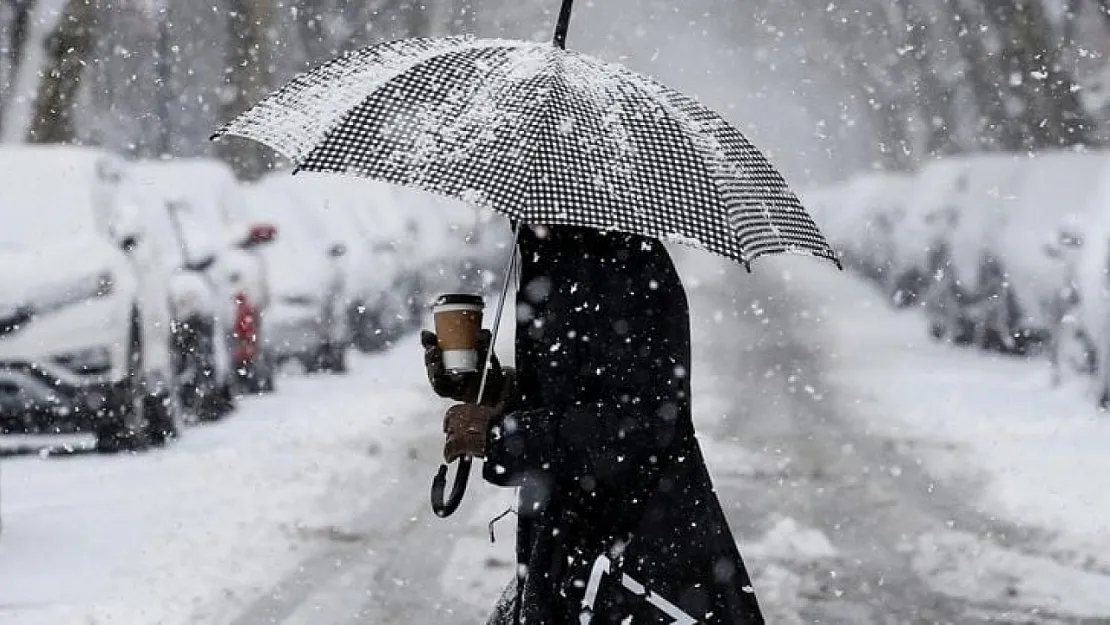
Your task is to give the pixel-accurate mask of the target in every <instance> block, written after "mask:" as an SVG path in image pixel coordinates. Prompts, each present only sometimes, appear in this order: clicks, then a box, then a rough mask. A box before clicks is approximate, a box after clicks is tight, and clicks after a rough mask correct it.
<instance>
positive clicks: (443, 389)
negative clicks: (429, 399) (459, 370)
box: [420, 330, 506, 406]
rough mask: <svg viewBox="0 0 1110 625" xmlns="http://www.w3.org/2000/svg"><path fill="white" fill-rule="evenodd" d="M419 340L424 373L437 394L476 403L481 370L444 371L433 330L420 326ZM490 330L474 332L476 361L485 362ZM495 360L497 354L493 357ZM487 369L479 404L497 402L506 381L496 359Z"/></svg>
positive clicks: (503, 391)
mask: <svg viewBox="0 0 1110 625" xmlns="http://www.w3.org/2000/svg"><path fill="white" fill-rule="evenodd" d="M420 344H421V345H422V346H423V347H424V368H425V370H426V371H427V373H428V383H429V384H431V385H432V390H433V391H435V393H436V395H439V396H440V397H446V398H448V399H453V400H455V401H459V402H466V403H471V404H473V403H476V402H477V401H478V388H479V386H480V385H481V383H482V376H481V373H464V374H454V373H448V372H447V371H446V370H445V369H444V368H443V350H441V349H440V348H439V342H438V339H437V337H436V335H435V332H429V331H427V330H424V331H422V332H421V333H420ZM489 345H490V332H489V330H482V332H481V334H480V335H479V336H478V362H481V363H485V361H486V353H487V352H488V351H489ZM493 359H494V361H495V362H496V360H497V356H496V355H495V356H494V357H493ZM496 364H497V365H498V366H495V367H493V369H491V370H490V372H489V375H488V376H487V378H486V391H485V393H484V397H483V398H482V404H484V405H487V406H492V405H495V404H497V403H499V402H500V399H501V397H502V396H503V395H504V393H505V387H506V381H505V376H504V374H503V373H502V372H501V368H500V366H499V365H500V363H496Z"/></svg>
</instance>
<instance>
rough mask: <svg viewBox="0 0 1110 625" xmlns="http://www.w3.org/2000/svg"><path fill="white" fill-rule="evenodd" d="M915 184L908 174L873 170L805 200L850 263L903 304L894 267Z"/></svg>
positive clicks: (846, 264)
mask: <svg viewBox="0 0 1110 625" xmlns="http://www.w3.org/2000/svg"><path fill="white" fill-rule="evenodd" d="M912 184H913V178H912V177H911V176H908V175H906V174H893V173H886V172H872V173H867V174H863V175H861V176H857V177H855V178H852V179H850V180H848V181H846V182H843V183H841V184H839V185H835V186H832V187H828V188H825V189H821V190H819V191H815V192H811V193H809V194H806V195H805V198H804V201H805V203H806V206H808V207H810V208H811V209H812V210H814V213H815V218H816V219H817V220H818V221H819V223H820V225H821V228H822V231H823V232H825V234H826V236H828V237H829V239H830V241H831V242H832V244H833V246H834V247H835V249H836V250H837V252H839V253H840V258H841V260H842V261H843V263H844V265H845V266H847V267H850V268H852V269H854V270H855V271H857V272H858V273H860V274H862V275H864V276H867V277H868V278H870V279H871V280H872V281H874V282H875V283H876V284H878V285H879V287H880V288H881V289H882V290H883V293H884V294H886V295H887V296H888V297H890V298H891V300H892V301H894V302H895V303H898V304H900V303H901V302H902V301H903V299H904V298H903V297H902V296H901V294H900V289H901V287H902V286H903V285H901V284H899V282H898V279H897V274H896V272H895V270H894V268H895V266H896V258H897V248H896V247H895V242H894V231H895V229H896V228H897V226H898V224H899V223H900V222H901V221H902V219H904V218H905V214H906V210H905V206H906V203H907V201H908V193H909V189H910V187H911V186H912Z"/></svg>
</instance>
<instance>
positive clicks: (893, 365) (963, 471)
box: [789, 265, 1110, 572]
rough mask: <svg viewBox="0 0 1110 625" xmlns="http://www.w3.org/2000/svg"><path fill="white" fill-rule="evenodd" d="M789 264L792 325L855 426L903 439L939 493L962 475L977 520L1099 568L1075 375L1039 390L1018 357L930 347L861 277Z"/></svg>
mask: <svg viewBox="0 0 1110 625" xmlns="http://www.w3.org/2000/svg"><path fill="white" fill-rule="evenodd" d="M791 268H792V270H791V271H790V276H791V280H790V285H789V286H791V287H792V288H795V289H798V291H797V296H798V297H799V298H802V299H801V301H800V302H799V303H798V305H799V306H800V307H801V308H802V309H804V310H806V311H809V312H808V314H806V315H800V316H799V320H798V323H800V324H804V328H805V331H806V332H812V333H813V334H814V336H819V337H822V339H821V340H822V341H823V343H822V347H823V350H822V353H823V358H824V359H826V360H827V365H828V366H827V369H826V370H827V371H828V374H827V376H828V380H827V381H828V382H829V383H830V384H833V385H835V386H836V388H837V389H838V392H840V393H841V394H842V395H841V399H842V400H843V401H845V402H847V403H848V404H849V405H854V407H855V409H854V411H853V413H854V414H853V416H854V417H855V418H857V419H859V420H860V421H861V423H862V424H863V425H862V427H864V428H866V430H867V431H868V432H870V433H873V434H874V435H877V436H882V437H885V438H889V439H892V440H893V441H897V442H898V444H899V445H901V446H905V447H906V448H907V449H908V450H909V452H908V453H912V454H913V455H914V456H915V457H916V459H919V460H920V461H922V462H924V464H925V467H926V468H927V469H928V472H929V474H930V475H932V476H933V477H934V478H935V479H937V480H938V481H939V482H940V483H942V484H944V485H945V486H946V488H947V489H949V490H954V491H956V492H958V493H965V492H966V489H967V488H969V484H968V482H969V481H972V482H973V483H974V484H973V485H972V486H971V487H973V488H974V492H972V493H967V494H966V497H967V498H968V501H970V502H973V504H974V505H975V506H976V507H977V508H979V509H980V511H981V512H982V513H983V514H984V515H987V516H989V517H1001V518H1003V519H1007V520H1009V521H1011V522H1013V523H1015V524H1017V525H1022V526H1026V527H1035V528H1041V529H1043V530H1044V531H1045V532H1047V533H1048V535H1049V537H1050V540H1049V541H1048V542H1047V545H1048V546H1047V547H1046V548H1045V549H1046V553H1047V554H1050V555H1052V557H1053V558H1055V559H1056V560H1057V561H1060V562H1066V563H1067V564H1071V565H1073V566H1075V567H1077V568H1080V569H1086V570H1089V571H1092V572H1100V571H1101V572H1105V571H1110V508H1108V506H1107V498H1106V494H1107V493H1110V471H1107V470H1106V467H1107V464H1106V458H1107V450H1110V418H1108V417H1107V416H1106V415H1105V413H1102V412H1100V411H1098V410H1097V409H1095V408H1094V407H1093V406H1091V405H1090V404H1089V403H1088V402H1087V401H1086V400H1085V399H1084V398H1083V396H1082V394H1081V393H1077V392H1076V390H1077V388H1076V386H1077V385H1079V384H1080V382H1079V381H1073V382H1071V383H1069V384H1066V385H1063V386H1061V387H1060V388H1056V389H1053V388H1049V386H1048V384H1047V382H1046V377H1045V376H1044V371H1043V370H1042V368H1041V367H1037V366H1031V365H1030V363H1029V362H1026V361H1023V360H1021V359H1016V358H1008V357H1004V356H1000V355H997V354H990V353H987V354H984V353H980V352H971V351H962V350H954V349H950V348H949V347H947V346H944V345H939V344H935V343H932V342H931V341H930V340H929V339H928V338H926V337H925V336H924V333H922V332H920V319H919V317H918V315H916V314H909V313H906V312H904V311H898V310H894V309H892V308H891V307H890V306H889V305H887V304H886V303H885V302H884V301H883V299H882V297H881V296H880V295H879V294H878V293H875V292H874V290H873V289H871V288H870V287H869V286H868V285H867V284H866V283H865V282H862V281H859V280H856V279H853V278H852V277H851V276H850V275H831V276H830V275H829V272H828V271H822V270H819V269H817V268H813V269H808V270H807V268H805V267H801V266H799V265H791ZM821 269H824V268H821ZM915 334H916V335H917V336H920V338H919V339H917V340H914V338H913V337H914V335H915ZM960 496H965V495H960Z"/></svg>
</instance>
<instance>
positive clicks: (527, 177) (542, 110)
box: [521, 56, 561, 216]
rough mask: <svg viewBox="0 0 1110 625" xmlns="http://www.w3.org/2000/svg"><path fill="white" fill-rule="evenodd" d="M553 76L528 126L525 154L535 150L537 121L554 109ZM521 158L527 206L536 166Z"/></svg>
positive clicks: (554, 83)
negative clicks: (549, 89)
mask: <svg viewBox="0 0 1110 625" xmlns="http://www.w3.org/2000/svg"><path fill="white" fill-rule="evenodd" d="M554 58H555V59H558V57H557V56H556V57H554ZM549 62H550V61H549ZM558 69H561V67H559V68H558ZM555 76H556V74H555V73H552V74H551V75H550V77H549V78H548V79H549V80H550V81H551V83H552V86H551V91H549V92H548V93H546V94H545V95H544V101H543V104H542V106H539V107H537V110H538V113H537V115H536V120H535V121H536V122H537V123H535V124H532V125H530V126H529V127H528V128H529V129H530V132H529V134H528V139H529V141H528V142H526V143H525V145H524V149H525V154H526V155H527V156H529V157H530V156H531V155H532V154H533V153H534V152H535V151H536V145H537V144H538V141H536V140H535V139H536V138H537V136H538V135H539V134H540V128H542V127H543V126H542V124H540V123H539V122H541V121H545V120H546V118H548V117H550V115H551V113H553V112H554V111H555V108H554V107H552V106H551V100H552V97H553V94H554V93H555V89H556V87H557V81H556V80H555ZM522 160H523V162H524V163H525V170H524V192H523V193H522V196H523V199H524V201H523V204H524V205H525V206H527V205H528V200H529V198H530V194H531V190H532V180H533V179H534V178H535V169H536V168H535V163H534V160H535V159H533V158H525V159H522ZM523 214H524V210H523V209H522V210H521V216H523Z"/></svg>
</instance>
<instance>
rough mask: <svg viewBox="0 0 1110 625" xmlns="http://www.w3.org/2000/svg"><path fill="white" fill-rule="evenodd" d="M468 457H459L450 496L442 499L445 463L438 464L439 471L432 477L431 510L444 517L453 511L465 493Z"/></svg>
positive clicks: (445, 476)
mask: <svg viewBox="0 0 1110 625" xmlns="http://www.w3.org/2000/svg"><path fill="white" fill-rule="evenodd" d="M470 463H471V460H470V458H460V459H459V469H458V471H456V472H455V483H454V484H453V485H452V486H451V496H450V497H449V498H448V499H446V500H444V499H443V491H444V490H445V489H446V487H447V465H445V464H441V465H439V471H436V476H435V477H434V478H432V493H431V495H432V511H433V512H435V513H436V516H437V517H439V518H441V519H445V518H447V517H449V516H451V515H452V514H454V513H455V510H457V509H458V507H459V504H460V503H462V500H463V495H465V494H466V482H467V480H468V479H470Z"/></svg>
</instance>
